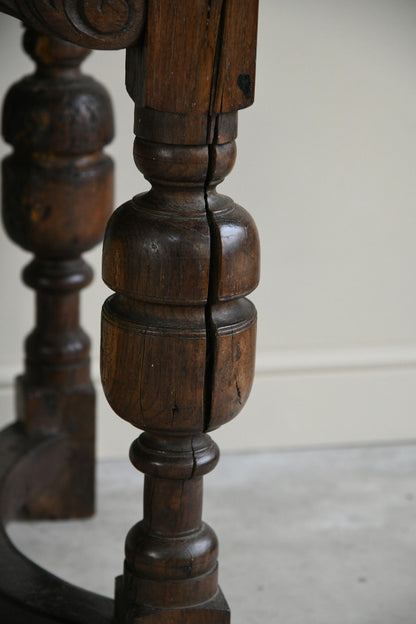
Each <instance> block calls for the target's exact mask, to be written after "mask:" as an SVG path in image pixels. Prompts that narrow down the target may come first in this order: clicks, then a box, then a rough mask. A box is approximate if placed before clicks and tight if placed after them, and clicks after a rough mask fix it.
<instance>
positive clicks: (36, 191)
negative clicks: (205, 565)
mask: <svg viewBox="0 0 416 624" xmlns="http://www.w3.org/2000/svg"><path fill="white" fill-rule="evenodd" d="M24 46H25V49H26V51H27V52H28V53H29V54H30V55H31V56H32V58H33V60H34V61H35V62H36V66H37V67H36V72H35V73H34V74H33V75H31V76H27V77H25V78H24V79H23V80H21V81H20V82H18V83H16V84H15V85H14V86H13V87H12V88H11V89H10V91H9V93H8V94H7V97H6V100H5V105H4V118H3V128H4V136H5V139H6V141H7V142H8V143H10V144H11V145H12V146H13V148H14V151H13V153H12V154H11V155H10V156H9V157H7V158H6V159H5V161H4V163H3V221H4V224H5V227H6V231H7V232H8V234H9V236H10V237H11V238H12V240H13V241H14V242H16V243H17V244H19V245H20V246H22V247H23V248H24V249H27V250H28V251H31V252H33V254H34V259H33V260H32V261H31V263H30V264H29V265H28V266H27V267H26V268H25V270H24V272H23V279H24V281H25V283H26V284H27V285H28V286H30V287H31V288H33V289H34V290H35V293H36V323H35V328H34V330H33V331H32V332H31V334H30V335H29V336H28V337H27V339H26V344H25V353H26V360H25V371H24V373H23V375H22V376H20V377H19V378H18V379H17V410H18V418H19V420H20V421H21V423H22V426H23V427H24V428H25V430H26V431H27V432H28V433H30V434H33V435H36V434H43V433H62V434H63V435H64V436H65V438H66V445H65V458H64V459H65V465H66V468H65V471H64V472H63V473H60V474H57V476H56V479H55V482H54V483H53V485H52V487H50V489H49V490H48V491H45V492H44V493H43V494H42V495H41V496H39V497H38V498H37V499H36V500H34V501H31V502H30V503H29V504H28V505H27V509H26V511H27V513H28V514H29V515H30V516H32V517H53V518H67V517H81V516H88V515H90V514H91V513H92V512H93V510H94V461H95V454H94V446H95V440H94V437H95V393H94V389H93V386H92V383H91V380H90V373H89V347H90V341H89V338H88V336H87V335H86V334H85V332H84V331H83V330H82V329H81V327H80V325H79V292H80V290H81V289H82V288H83V287H85V286H87V285H88V284H89V282H90V281H91V279H92V271H91V269H90V267H89V266H88V265H87V264H86V263H85V262H84V261H83V260H82V258H81V253H82V252H84V251H86V250H87V249H90V248H91V247H93V246H94V245H96V244H97V243H98V242H99V241H100V240H101V238H102V236H103V232H104V227H105V224H106V221H107V219H108V216H109V214H110V211H111V208H112V201H113V197H112V196H113V165H112V161H111V159H110V158H108V156H106V155H104V154H103V152H102V148H103V146H104V145H105V144H106V143H108V142H109V141H110V140H111V138H112V134H113V121H112V111H111V104H110V101H109V97H108V95H107V93H106V91H105V90H104V89H103V88H102V87H101V86H100V85H99V84H98V83H96V82H95V81H94V80H93V79H91V78H88V77H86V76H84V75H82V74H81V72H80V69H79V66H80V63H81V62H82V61H83V60H84V58H85V57H86V56H87V55H88V53H89V52H88V51H87V50H84V49H83V48H80V47H78V46H75V45H73V44H70V43H66V42H63V41H61V40H59V39H56V38H54V37H49V36H47V35H43V34H39V33H37V32H35V31H33V30H28V31H26V33H25V36H24ZM50 468H51V470H53V466H51V467H50Z"/></svg>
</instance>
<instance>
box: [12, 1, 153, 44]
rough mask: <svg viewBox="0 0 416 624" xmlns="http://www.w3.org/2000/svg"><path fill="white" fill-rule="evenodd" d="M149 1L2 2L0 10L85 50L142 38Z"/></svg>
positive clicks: (132, 41) (131, 42)
mask: <svg viewBox="0 0 416 624" xmlns="http://www.w3.org/2000/svg"><path fill="white" fill-rule="evenodd" d="M145 4H146V3H145V0H0V11H3V12H4V13H7V14H8V15H12V16H14V17H17V18H18V19H20V20H22V21H23V22H24V23H25V24H26V25H27V26H30V27H32V28H35V29H36V30H41V31H44V32H47V33H49V34H51V35H55V36H57V37H60V38H62V39H66V40H67V41H70V42H72V43H76V44H78V45H80V46H83V47H85V48H92V49H102V50H115V49H121V48H127V47H128V46H130V45H131V44H133V43H134V42H135V41H137V39H138V38H139V36H140V33H141V30H142V26H143V23H144V16H145Z"/></svg>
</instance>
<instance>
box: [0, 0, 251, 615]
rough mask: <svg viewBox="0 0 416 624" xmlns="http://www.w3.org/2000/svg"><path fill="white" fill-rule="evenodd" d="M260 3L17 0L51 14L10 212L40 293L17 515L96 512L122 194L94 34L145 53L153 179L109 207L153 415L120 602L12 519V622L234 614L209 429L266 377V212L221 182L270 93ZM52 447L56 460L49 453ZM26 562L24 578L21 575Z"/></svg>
mask: <svg viewBox="0 0 416 624" xmlns="http://www.w3.org/2000/svg"><path fill="white" fill-rule="evenodd" d="M257 3H258V0H181V1H180V2H179V1H175V0H147V1H144V0H132V1H128V0H108V1H106V2H103V1H101V0H100V1H99V0H91V1H90V0H85V1H84V2H79V0H54V1H53V2H52V0H31V1H30V2H29V0H22V1H21V2H20V1H19V2H17V1H15V0H0V10H3V11H5V12H7V13H9V14H11V15H14V16H16V17H19V18H20V19H22V20H23V21H24V22H25V23H26V25H28V26H30V27H36V29H39V32H45V33H47V34H39V32H37V31H36V32H35V31H34V30H29V31H28V33H27V34H26V37H25V47H26V50H27V51H28V52H29V53H30V54H31V55H32V57H33V58H34V60H35V61H36V64H37V70H36V72H35V74H34V75H33V76H30V77H28V78H26V79H24V80H23V81H21V82H20V83H18V84H17V85H15V86H14V87H13V88H12V89H11V91H10V92H9V94H8V96H7V98H6V103H5V108H4V134H5V138H6V140H7V141H9V142H10V143H11V144H12V146H13V148H14V152H13V154H12V155H11V156H10V157H9V158H8V159H6V161H5V163H4V176H3V177H4V180H5V186H4V207H3V210H4V213H3V214H4V222H5V226H6V229H7V231H8V233H9V235H10V236H11V238H12V239H13V240H14V241H15V242H17V243H18V244H19V245H21V246H22V247H23V248H25V249H28V250H30V251H32V252H33V253H34V256H35V257H34V260H33V261H32V262H31V263H30V264H29V266H28V267H27V268H26V269H25V271H24V280H25V282H26V283H27V284H28V285H29V286H31V287H32V288H34V289H35V291H36V297H37V320H36V327H35V330H34V331H33V332H32V334H31V335H30V336H29V337H28V339H27V341H26V367H25V372H24V375H23V376H22V377H21V378H20V379H19V381H18V414H19V421H18V422H17V423H16V424H15V425H13V426H12V427H10V428H9V429H7V430H6V431H5V432H3V433H2V434H1V436H0V458H2V461H0V516H1V518H3V519H4V518H7V517H9V516H10V515H12V514H14V513H16V512H17V511H18V510H19V509H21V508H22V506H24V507H25V509H26V511H27V513H29V514H30V515H32V516H33V517H44V516H53V517H70V516H74V515H78V516H82V515H87V514H89V513H91V511H92V501H93V495H92V483H93V440H94V436H93V432H94V430H93V417H92V415H93V392H92V387H91V382H90V380H89V370H88V347H89V345H88V338H87V337H86V336H85V334H84V333H83V331H82V330H81V329H80V327H79V321H78V304H79V301H78V299H79V291H80V289H81V288H82V287H84V286H86V285H87V283H88V282H89V280H90V279H91V272H90V269H89V268H88V267H87V265H86V264H85V263H84V262H83V260H82V259H81V253H82V252H83V251H84V250H86V249H88V248H90V247H91V246H92V245H94V244H96V243H97V241H98V240H99V239H100V236H101V233H102V229H103V225H104V223H105V221H106V220H107V216H108V214H109V209H110V205H111V196H112V165H111V161H110V160H109V159H108V158H107V157H106V156H105V155H104V154H103V152H102V149H103V146H104V145H105V144H106V143H107V142H108V141H109V140H110V138H111V136H112V123H111V112H110V107H109V101H108V97H107V94H106V93H105V92H104V91H103V89H102V88H101V87H99V86H98V85H97V84H96V83H95V82H94V81H93V80H91V79H87V78H85V77H83V76H82V75H81V74H80V72H79V64H80V62H81V61H82V59H83V58H84V57H85V55H86V52H85V50H84V49H82V48H79V47H77V46H74V45H72V44H71V43H64V42H63V41H61V40H58V39H56V38H55V35H59V36H60V37H62V38H66V39H68V41H70V42H72V43H76V44H82V45H83V46H86V47H98V48H105V49H111V48H117V47H126V46H129V47H128V50H127V89H128V91H129V93H130V95H131V96H132V98H133V100H134V102H135V119H134V127H135V134H136V139H135V144H134V157H135V162H136V164H137V166H138V168H139V170H140V171H141V172H142V173H143V175H144V176H145V177H146V178H147V179H148V180H149V182H150V183H151V190H150V191H149V192H147V193H144V194H142V195H138V196H136V197H134V198H133V200H131V201H128V202H127V203H125V204H124V205H123V206H121V207H120V208H119V209H118V210H117V211H116V212H115V214H114V215H113V216H112V218H111V219H110V221H109V224H108V228H107V232H106V236H105V243H104V254H103V277H104V280H105V282H106V283H107V284H108V286H109V287H110V288H111V289H112V290H113V291H114V292H115V294H114V295H113V296H112V297H110V298H109V299H108V300H107V301H106V302H105V304H104V307H103V315H102V354H101V369H102V380H103V387H104V390H105V393H106V395H107V398H108V400H109V402H110V404H111V406H112V407H113V408H114V410H115V411H116V413H117V414H118V415H119V416H121V417H122V418H123V419H125V420H127V421H128V422H130V423H132V424H133V425H134V426H135V427H137V428H139V429H141V430H143V431H144V432H143V433H142V434H141V435H140V437H139V438H138V439H137V440H135V441H134V442H133V444H132V446H131V450H130V458H131V461H132V463H133V465H134V466H135V467H136V468H137V469H138V470H140V471H141V472H143V473H144V474H145V487H144V505H143V507H144V509H143V519H142V520H141V521H140V522H138V523H137V524H136V525H135V526H133V527H132V529H131V530H130V531H129V533H128V535H127V539H126V545H125V562H124V571H123V575H122V576H120V577H118V579H117V581H116V598H115V603H114V612H113V604H112V601H109V600H107V599H104V598H102V597H100V596H96V595H93V594H89V593H86V592H83V591H82V590H80V589H78V588H74V587H71V586H68V585H67V584H65V583H63V582H62V581H60V580H59V579H55V578H54V577H53V576H51V575H49V574H48V573H46V572H45V571H44V570H41V569H39V568H37V567H36V566H35V565H34V564H33V563H31V562H29V561H27V560H26V559H24V557H22V556H21V555H19V554H18V553H17V552H16V551H15V549H14V548H13V546H12V545H11V544H10V543H9V542H8V540H7V538H6V536H5V533H4V532H1V531H0V613H2V614H3V613H5V614H6V617H7V621H8V622H10V623H11V624H23V623H24V622H29V621H30V622H31V623H32V622H33V623H34V624H38V623H39V624H40V622H42V623H46V624H52V623H54V624H59V623H61V624H63V623H64V622H65V623H66V624H76V623H77V624H83V623H84V622H85V624H87V622H88V624H109V623H110V621H113V622H114V624H115V623H117V624H133V623H134V624H140V623H142V624H229V622H230V611H229V608H228V605H227V603H226V601H225V598H224V597H223V595H222V592H221V590H220V589H219V587H218V563H217V558H218V543H217V538H216V535H215V533H214V531H213V530H212V529H211V528H210V527H209V526H208V525H207V524H205V523H204V522H203V521H202V499H203V477H204V475H205V474H207V473H209V472H210V471H211V470H213V469H214V468H215V466H216V464H217V462H218V459H219V450H218V447H217V445H216V444H215V443H214V442H213V441H212V439H211V438H210V436H209V435H208V432H210V431H212V430H213V429H216V428H218V427H220V426H221V425H223V424H225V423H226V422H228V421H229V420H231V419H232V418H234V417H235V416H236V415H237V414H238V413H239V412H240V410H241V409H242V407H243V406H244V403H245V401H246V399H247V397H248V395H249V392H250V388H251V384H252V379H253V374H254V351H255V333H256V311H255V308H254V306H253V305H252V303H251V302H250V301H249V300H248V299H247V298H246V296H247V295H248V294H249V293H250V292H251V291H252V290H253V289H254V288H255V287H256V285H257V283H258V279H259V242H258V235H257V230H256V227H255V225H254V222H253V220H252V219H251V217H250V215H249V214H248V213H247V212H246V211H245V210H244V209H243V208H242V207H241V206H239V205H237V204H235V203H234V201H233V200H231V199H230V198H229V197H226V196H223V195H221V194H218V192H217V190H216V189H217V186H218V185H219V184H220V183H221V182H222V180H223V179H224V178H225V176H226V175H228V173H229V172H230V171H231V169H232V167H233V165H234V162H235V157H236V147H235V138H236V135H237V112H238V110H240V109H242V108H245V107H246V106H249V105H250V104H251V103H252V101H253V97H254V82H255V47H256V30H257V10H258V7H257ZM51 464H53V468H54V469H53V471H51V470H50V465H51ZM9 570H13V576H12V577H10V575H9V574H8V571H9Z"/></svg>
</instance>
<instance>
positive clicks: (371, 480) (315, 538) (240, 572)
mask: <svg viewBox="0 0 416 624" xmlns="http://www.w3.org/2000/svg"><path fill="white" fill-rule="evenodd" d="M415 479H416V446H413V445H395V446H384V447H361V448H346V449H345V448H344V449H325V450H306V451H293V452H275V453H264V454H252V455H225V456H223V458H222V460H221V462H220V465H219V466H218V467H217V468H216V470H215V471H214V472H213V473H212V474H211V475H209V476H208V477H207V478H206V487H205V510H204V518H205V520H206V521H207V522H209V523H210V524H211V525H212V526H213V527H214V528H215V530H216V532H217V534H218V536H219V539H220V545H221V552H220V579H221V586H222V588H223V590H224V593H225V595H226V596H227V599H228V601H229V603H230V605H231V608H232V614H233V616H232V621H233V624H260V623H261V624H265V623H266V622H267V624H415V622H416V590H415V584H416V480H415ZM140 487H141V477H140V475H139V474H138V473H137V472H136V471H135V469H134V468H132V467H131V466H130V464H129V463H128V462H105V463H102V464H100V465H99V466H98V515H97V516H96V517H95V518H93V519H91V520H87V521H82V522H64V523H58V524H54V523H49V522H48V523H35V522H33V523H29V524H28V523H20V522H18V523H13V524H12V525H11V526H10V527H9V533H10V535H11V537H12V539H13V540H14V541H15V543H16V544H17V545H18V546H19V547H20V548H21V549H22V550H23V551H24V552H25V553H27V554H28V555H29V556H30V557H32V558H33V559H34V560H36V562H37V563H40V564H42V565H44V566H45V567H47V568H49V569H50V570H52V571H54V572H55V573H57V574H59V575H60V576H63V577H64V578H66V579H67V580H70V581H72V582H75V583H77V584H79V585H82V586H84V587H86V588H88V589H92V590H94V591H98V592H100V593H104V594H108V595H112V592H113V581H112V579H113V577H114V576H115V575H116V574H119V573H120V571H121V566H122V552H123V541H124V537H125V534H126V532H127V530H128V529H129V528H130V526H131V525H132V524H134V523H135V522H136V521H137V520H138V519H139V517H140V515H141V512H140V497H141V496H140V492H139V490H140Z"/></svg>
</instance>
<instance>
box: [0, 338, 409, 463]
mask: <svg viewBox="0 0 416 624" xmlns="http://www.w3.org/2000/svg"><path fill="white" fill-rule="evenodd" d="M17 370H19V368H18V367H15V366H7V367H0V422H1V424H2V425H4V424H6V423H7V422H10V420H11V419H12V416H11V414H12V406H13V391H12V383H11V379H12V377H13V376H14V375H15V373H16V371H17ZM256 370H257V374H256V381H255V384H254V387H253V391H252V394H251V397H250V399H249V401H248V403H247V405H246V407H245V408H244V410H243V412H242V413H241V414H240V415H239V416H238V417H237V418H236V420H235V421H233V422H231V423H229V424H228V425H225V426H224V427H222V428H221V429H220V430H218V431H217V432H214V434H213V435H214V437H215V439H216V440H217V441H218V443H219V444H220V447H221V448H222V450H223V451H255V450H262V449H273V448H285V447H305V446H314V445H340V444H360V443H377V442H394V441H404V440H405V441H411V440H416V348H410V347H409V348H402V347H394V348H393V347H391V348H390V347H389V348H374V349H366V350H363V349H361V350H342V351H341V350H333V351H308V352H286V353H283V352H278V353H268V354H267V353H260V354H259V356H258V363H257V369H256ZM93 377H94V379H95V381H96V386H97V391H98V414H99V417H98V438H97V450H98V456H99V457H100V458H118V457H127V453H128V448H129V445H130V444H131V442H132V441H133V439H134V438H135V437H136V435H137V433H136V430H135V429H134V428H133V427H132V426H131V425H129V424H128V423H125V422H124V421H122V420H121V419H120V418H118V417H117V416H115V414H114V413H113V412H112V410H111V409H110V408H109V406H108V405H107V403H106V401H105V398H104V397H103V394H102V391H101V388H100V385H99V382H98V367H97V363H96V362H94V364H93Z"/></svg>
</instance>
